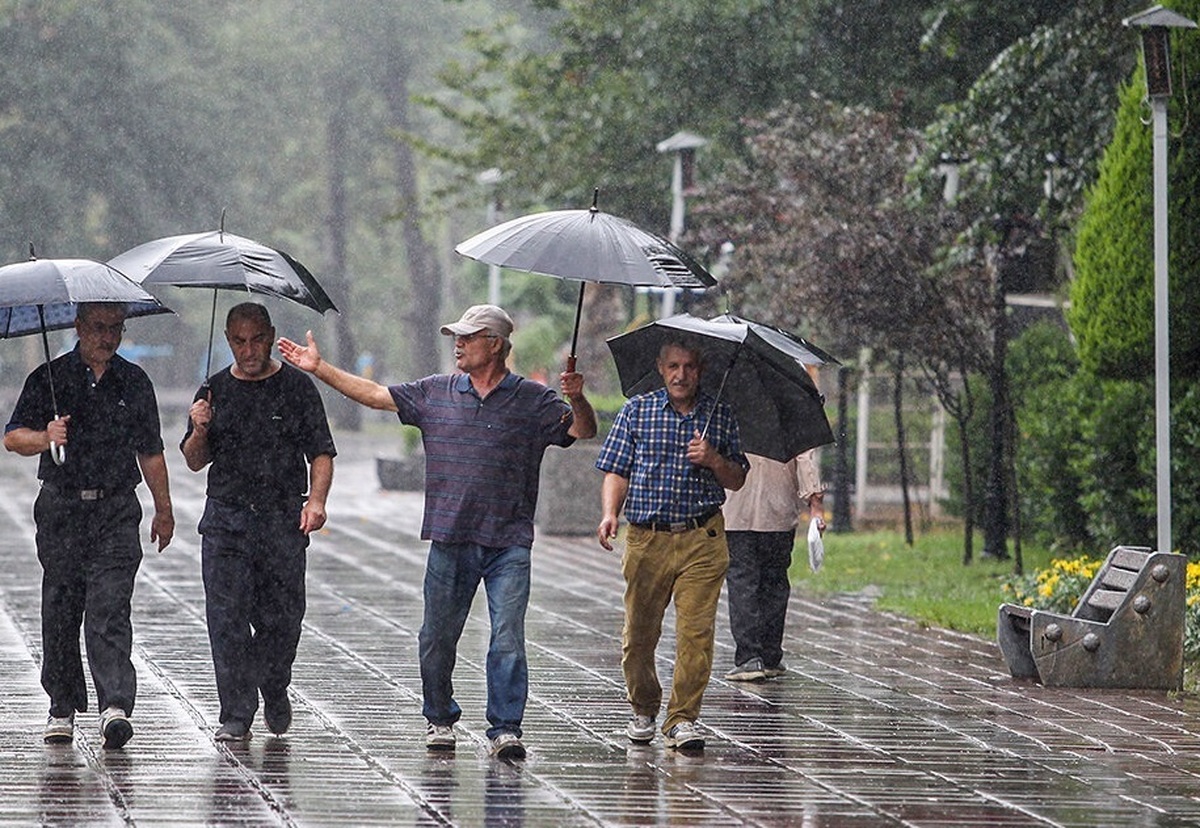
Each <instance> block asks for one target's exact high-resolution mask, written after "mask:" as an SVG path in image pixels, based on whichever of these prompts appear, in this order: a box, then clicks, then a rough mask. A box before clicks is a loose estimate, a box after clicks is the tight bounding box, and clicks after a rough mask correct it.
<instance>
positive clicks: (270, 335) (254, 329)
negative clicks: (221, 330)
mask: <svg viewBox="0 0 1200 828" xmlns="http://www.w3.org/2000/svg"><path fill="white" fill-rule="evenodd" d="M225 340H226V341H227V342H228V343H229V350H231V351H233V359H234V362H236V363H237V367H238V371H240V372H241V373H242V375H243V376H246V377H249V378H250V379H257V378H259V377H263V376H266V374H267V371H268V370H269V369H270V367H271V345H272V343H274V342H275V328H273V327H272V326H270V325H268V324H267V323H266V322H264V321H263V320H261V319H240V318H239V319H234V320H233V321H232V322H230V324H229V327H227V328H226V329H225Z"/></svg>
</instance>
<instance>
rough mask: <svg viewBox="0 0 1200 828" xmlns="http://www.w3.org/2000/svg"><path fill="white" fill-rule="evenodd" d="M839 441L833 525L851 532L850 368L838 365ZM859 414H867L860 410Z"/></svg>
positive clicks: (836, 529) (836, 455)
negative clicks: (848, 435) (847, 429)
mask: <svg viewBox="0 0 1200 828" xmlns="http://www.w3.org/2000/svg"><path fill="white" fill-rule="evenodd" d="M837 386H838V391H837V400H838V401H837V409H838V412H837V443H836V444H835V445H834V465H833V525H832V526H830V527H829V528H830V530H831V531H834V532H850V531H852V530H853V527H852V526H851V525H850V454H849V449H850V447H849V445H848V441H847V440H846V421H847V419H848V418H849V416H850V369H849V368H846V367H843V366H838V371H837ZM859 416H860V417H861V416H865V414H863V413H862V412H859Z"/></svg>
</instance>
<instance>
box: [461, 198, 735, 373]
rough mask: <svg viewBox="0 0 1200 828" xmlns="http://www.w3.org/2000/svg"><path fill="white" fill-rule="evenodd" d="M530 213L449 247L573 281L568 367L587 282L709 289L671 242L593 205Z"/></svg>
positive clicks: (700, 270) (710, 281) (699, 270)
mask: <svg viewBox="0 0 1200 828" xmlns="http://www.w3.org/2000/svg"><path fill="white" fill-rule="evenodd" d="M598 200H599V190H597V191H595V193H593V195H592V206H591V207H590V208H589V209H587V210H551V211H548V212H544V213H531V214H529V215H526V216H520V217H518V218H515V219H512V220H511V221H506V222H504V223H503V224H498V225H496V226H495V227H492V228H490V229H488V230H484V231H483V232H482V233H478V234H476V235H474V236H472V237H471V238H469V239H467V240H466V241H464V242H462V243H461V244H459V245H458V246H457V247H455V248H454V250H455V252H457V253H460V254H462V255H463V256H466V257H468V258H471V259H475V260H477V261H480V262H483V263H484V264H490V265H497V266H498V267H507V268H510V269H512V270H522V271H525V272H527V273H540V274H542V275H544V276H554V277H557V278H559V279H578V280H579V282H580V285H579V302H578V304H577V305H576V307H575V328H574V332H573V333H572V334H571V354H570V356H569V357H567V370H568V371H574V370H575V346H576V344H577V343H578V340H579V315H580V312H581V311H582V309H583V289H584V286H585V284H586V283H587V282H604V283H608V284H620V285H632V286H641V287H664V288H704V287H712V286H713V285H715V284H716V283H717V280H716V279H714V278H713V277H712V274H710V273H709V272H708V271H707V270H705V269H704V266H703V265H701V264H700V263H699V262H697V261H696V260H695V259H693V258H692V257H691V256H689V255H688V254H687V253H685V252H684V251H683V250H681V249H680V248H678V247H676V246H675V245H674V244H672V243H671V242H669V241H667V240H666V239H664V238H662V237H661V236H657V235H655V234H654V233H650V232H648V231H646V230H643V229H642V228H640V227H638V226H637V225H636V224H634V223H633V222H631V221H629V220H628V219H623V218H621V217H619V216H614V215H612V214H610V213H603V212H601V211H600V209H599V208H598V207H597V201H598Z"/></svg>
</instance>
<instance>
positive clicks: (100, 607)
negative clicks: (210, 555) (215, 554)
mask: <svg viewBox="0 0 1200 828" xmlns="http://www.w3.org/2000/svg"><path fill="white" fill-rule="evenodd" d="M124 330H125V306H124V305H123V304H119V303H92V304H81V305H80V306H79V308H78V309H77V315H76V319H75V331H76V333H77V334H78V336H79V344H77V345H76V346H75V349H74V350H72V351H71V352H70V353H67V354H64V355H63V356H61V357H59V358H58V359H55V360H54V361H53V362H51V363H49V365H48V366H47V365H42V366H40V367H38V368H37V369H36V370H34V371H33V373H31V374H30V375H29V376H28V377H27V378H26V380H25V387H24V389H23V390H22V391H21V396H20V398H19V399H18V400H17V405H16V408H15V409H14V410H13V414H12V417H11V419H9V421H8V425H7V426H5V430H4V447H5V448H6V449H8V450H9V451H14V452H16V453H17V454H21V455H24V456H27V457H32V456H33V455H35V454H40V455H41V459H40V461H39V464H38V477H39V478H40V479H41V481H42V488H41V491H40V492H39V493H38V496H37V500H36V501H35V502H34V505H33V517H34V522H35V523H36V524H37V540H36V543H37V551H38V560H39V561H40V562H41V564H42V687H43V688H45V690H46V693H47V694H48V695H49V696H50V717H49V719H48V721H47V723H46V729H45V731H44V734H43V736H44V738H45V740H46V741H47V742H50V743H55V742H59V743H64V742H70V741H71V740H72V739H73V738H74V735H75V713H76V711H78V712H83V711H86V710H87V684H86V683H85V681H84V676H83V662H82V658H81V655H80V651H79V628H80V626H81V625H82V626H83V638H84V642H85V644H86V646H87V659H88V668H89V669H90V670H91V673H92V681H93V683H94V684H95V685H96V696H97V706H98V709H99V710H100V732H101V734H102V736H103V739H104V747H106V748H119V747H122V746H123V745H124V744H125V743H126V742H128V741H129V739H130V737H131V736H133V726H132V725H131V724H130V722H129V716H130V715H131V714H132V713H133V703H134V697H135V696H136V694H137V674H136V672H135V671H134V668H133V662H132V661H131V660H130V652H131V650H132V647H133V625H132V623H131V621H130V600H131V598H132V596H133V582H134V577H135V576H136V575H137V571H138V566H139V565H140V564H141V561H142V545H141V541H140V539H139V538H138V526H139V524H140V523H141V519H142V507H141V503H140V502H139V501H138V498H137V495H136V494H135V492H134V489H136V488H137V485H138V483H140V482H141V481H142V479H145V481H146V485H147V486H148V487H149V488H150V493H151V495H152V496H153V498H154V518H153V519H152V520H151V523H150V540H151V541H156V542H157V543H158V551H160V552H161V551H162V550H163V549H164V548H165V547H166V546H167V544H169V543H170V542H171V537H172V535H173V534H174V532H175V518H174V516H173V515H172V512H171V494H170V489H169V486H168V482H167V464H166V461H165V459H164V458H163V443H162V433H161V431H160V430H159V420H158V403H157V400H156V399H155V396H154V387H153V386H152V385H151V384H150V378H149V377H147V376H146V373H145V371H143V370H142V369H141V368H139V367H138V366H136V365H134V364H132V363H130V362H127V361H126V360H125V359H123V358H122V357H120V356H117V353H116V351H117V347H118V346H119V345H120V344H121V334H122V332H123V331H124ZM48 377H52V378H53V382H54V388H53V395H52V394H51V388H50V384H49V382H48V381H47V379H48ZM55 401H57V405H58V412H59V414H60V415H61V416H58V417H56V416H55V409H54V402H55ZM54 446H59V447H61V448H62V449H64V450H65V454H66V457H65V459H64V460H63V461H62V464H61V465H59V464H57V463H56V462H55V461H54V460H53V459H52V457H51V454H52V447H54ZM139 469H140V471H139Z"/></svg>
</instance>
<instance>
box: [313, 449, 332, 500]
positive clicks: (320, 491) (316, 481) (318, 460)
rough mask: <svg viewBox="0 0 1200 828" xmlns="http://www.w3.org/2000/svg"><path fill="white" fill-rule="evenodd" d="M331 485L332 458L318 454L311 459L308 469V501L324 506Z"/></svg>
mask: <svg viewBox="0 0 1200 828" xmlns="http://www.w3.org/2000/svg"><path fill="white" fill-rule="evenodd" d="M332 485H333V458H332V457H330V456H329V455H328V454H318V455H317V456H316V457H314V458H313V461H312V464H311V465H310V466H309V469H308V500H309V502H310V503H311V502H314V501H315V502H317V503H320V504H322V505H324V503H325V501H326V500H327V499H328V498H329V489H330V487H331V486H332Z"/></svg>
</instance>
